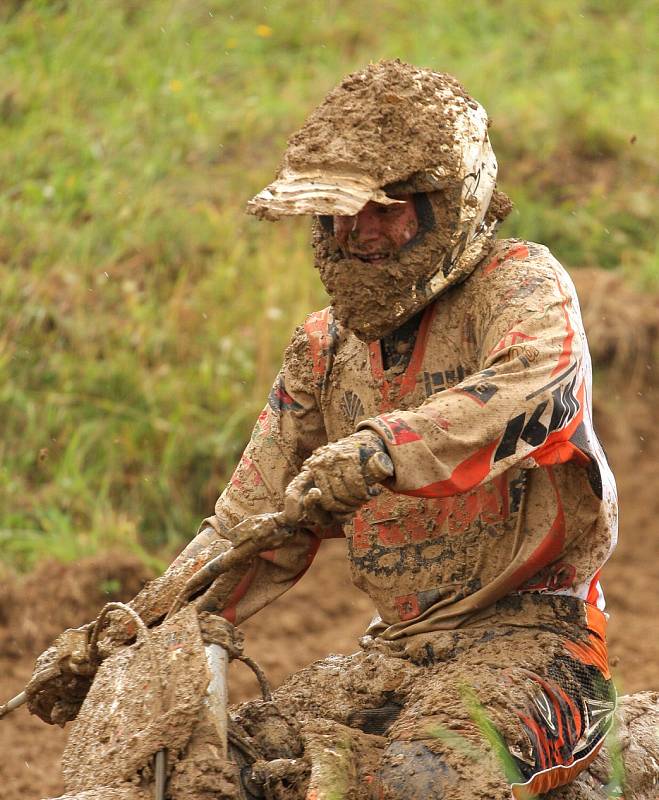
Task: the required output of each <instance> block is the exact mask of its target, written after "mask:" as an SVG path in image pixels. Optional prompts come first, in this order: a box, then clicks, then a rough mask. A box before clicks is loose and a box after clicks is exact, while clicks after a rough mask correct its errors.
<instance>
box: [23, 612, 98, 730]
mask: <svg viewBox="0 0 659 800" xmlns="http://www.w3.org/2000/svg"><path fill="white" fill-rule="evenodd" d="M89 627H90V626H84V627H82V628H73V629H70V630H67V631H64V633H62V634H60V635H59V636H58V637H57V639H55V641H54V643H53V644H52V645H51V646H50V647H49V648H48V649H47V650H45V651H44V652H43V653H42V654H41V655H40V656H39V658H38V659H37V662H36V664H35V667H34V672H33V673H32V677H31V679H30V682H29V683H28V685H27V686H26V687H25V693H26V695H27V707H28V709H29V710H30V713H32V714H36V715H37V716H38V717H40V718H41V719H42V720H43V721H44V722H47V723H48V724H50V725H64V724H65V723H66V722H68V721H69V720H72V719H75V717H76V716H77V715H78V711H79V710H80V706H81V705H82V702H83V700H84V699H85V697H86V696H87V692H88V691H89V687H90V686H91V684H92V681H93V679H94V675H95V673H96V669H97V667H98V662H97V661H95V660H94V659H92V658H91V656H90V651H89Z"/></svg>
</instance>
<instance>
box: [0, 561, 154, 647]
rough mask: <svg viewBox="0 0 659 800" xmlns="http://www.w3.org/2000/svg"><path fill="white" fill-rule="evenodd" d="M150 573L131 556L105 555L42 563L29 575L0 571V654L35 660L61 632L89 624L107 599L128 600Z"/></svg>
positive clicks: (108, 600) (109, 600) (107, 601)
mask: <svg viewBox="0 0 659 800" xmlns="http://www.w3.org/2000/svg"><path fill="white" fill-rule="evenodd" d="M151 577H152V574H151V573H150V571H149V570H148V569H147V567H145V566H144V564H143V563H142V562H141V561H139V560H138V559H137V558H135V557H134V556H131V555H128V554H126V553H117V552H115V553H109V554H107V555H103V556H97V557H95V558H91V559H87V560H85V562H84V566H83V567H82V568H81V569H79V570H76V568H75V565H71V564H62V563H59V562H57V561H46V562H44V563H42V564H39V566H38V567H37V568H36V569H35V570H34V571H33V572H31V573H30V574H29V575H25V576H22V577H21V576H17V575H15V574H14V573H11V572H9V570H2V571H0V651H1V652H2V654H3V656H4V657H9V658H21V657H22V656H24V655H31V656H32V657H36V656H37V655H38V654H39V653H40V652H41V651H42V650H44V649H45V648H46V647H48V646H49V645H50V644H51V642H52V641H53V639H55V637H56V636H57V635H58V634H60V633H61V632H62V631H63V630H65V629H66V628H72V627H77V626H78V625H82V624H84V623H86V622H90V621H91V620H92V619H93V618H94V617H95V616H96V614H98V612H99V611H100V609H101V608H102V607H103V606H104V605H105V604H106V603H109V602H111V601H115V600H118V601H121V602H125V601H128V600H131V599H132V598H133V597H134V596H135V595H136V594H137V592H138V591H139V590H140V589H141V588H142V586H143V585H144V583H145V582H146V581H147V580H148V579H149V578H151Z"/></svg>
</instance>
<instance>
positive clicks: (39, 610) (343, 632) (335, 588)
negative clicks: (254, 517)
mask: <svg viewBox="0 0 659 800" xmlns="http://www.w3.org/2000/svg"><path fill="white" fill-rule="evenodd" d="M577 278H578V283H579V289H580V296H581V297H582V306H583V307H584V317H585V321H586V327H587V330H589V333H590V336H591V346H592V349H593V352H594V356H595V361H596V362H597V363H599V364H606V365H607V369H606V374H603V373H602V374H600V375H599V377H598V379H597V381H596V389H595V395H596V425H597V427H598V431H599V433H600V435H601V438H602V439H603V441H604V444H605V447H606V449H607V453H608V456H609V458H610V461H611V463H612V466H613V468H614V471H615V474H616V478H617V481H618V487H619V491H620V506H621V528H620V544H619V546H618V549H617V551H616V554H615V556H614V558H613V559H612V561H611V562H610V564H609V565H608V568H607V569H606V571H605V572H604V576H603V585H604V591H605V593H606V596H607V602H608V610H609V611H610V613H611V623H610V633H609V641H610V650H611V654H612V657H613V663H614V665H615V672H616V675H617V680H618V683H619V688H620V689H621V691H622V692H625V693H627V692H633V691H637V690H641V689H648V688H655V689H656V688H659V637H657V636H656V620H657V618H658V617H659V594H658V593H657V591H656V587H657V585H659V560H656V559H654V558H653V555H654V554H655V553H656V552H657V544H656V543H657V541H658V540H659V522H658V521H657V520H658V518H659V493H658V492H657V491H656V488H655V486H656V477H655V469H656V464H657V459H658V457H659V439H658V438H657V436H656V434H655V433H654V428H655V422H654V409H655V408H656V407H657V402H658V401H659V391H658V390H657V389H656V388H655V387H654V386H653V384H654V383H655V382H656V383H659V379H658V378H657V377H656V376H654V377H653V374H652V373H653V370H652V366H653V363H652V360H651V352H650V349H651V346H652V345H653V343H654V338H655V336H656V333H657V329H658V327H659V326H658V324H657V320H658V319H659V314H658V313H657V304H656V302H655V301H653V300H648V299H647V298H641V297H638V296H634V295H631V294H629V295H627V294H626V293H625V290H624V287H621V286H620V285H619V284H618V281H617V279H613V282H612V278H611V277H609V276H606V275H604V276H602V275H599V274H597V273H592V272H585V271H584V272H583V273H578V274H577ZM343 547H344V545H343V543H342V542H338V541H334V542H327V543H325V544H324V545H323V548H322V549H321V552H320V553H319V555H318V557H317V559H316V562H315V564H314V565H313V566H312V568H311V570H310V573H309V574H308V575H307V576H306V578H305V580H303V581H302V582H301V583H300V584H298V585H297V586H296V587H295V588H294V589H293V590H291V592H289V593H288V595H285V596H284V597H283V598H282V599H281V600H279V601H278V602H277V603H276V604H274V605H273V606H271V607H269V608H267V609H266V610H265V611H263V612H262V613H261V614H260V615H259V616H258V617H257V618H255V619H253V620H251V621H249V622H248V623H246V624H245V625H244V626H243V629H244V631H245V632H246V634H247V642H248V646H247V651H248V653H249V654H250V655H252V656H254V657H255V658H257V659H258V660H259V661H260V663H261V664H262V665H263V667H264V668H265V669H266V672H267V673H268V675H269V677H270V678H271V680H272V681H273V683H275V684H277V683H279V682H281V680H282V678H283V677H284V676H285V675H286V674H288V673H289V672H290V671H292V670H294V669H296V668H299V667H300V666H302V665H304V664H306V663H308V662H309V661H311V660H313V659H315V658H318V657H321V656H323V655H326V654H327V653H329V652H332V651H334V652H344V653H346V652H350V651H351V650H354V649H355V645H356V639H357V637H358V636H359V635H360V633H361V632H362V631H363V629H364V627H365V625H366V623H367V622H368V619H369V616H370V613H371V606H370V601H369V600H368V598H367V597H366V596H365V595H362V594H360V593H359V592H358V591H357V590H356V589H354V588H353V587H352V585H351V584H350V579H349V576H348V571H347V564H346V560H345V558H344V554H343ZM74 570H75V574H74ZM3 578H4V579H3V580H2V588H1V589H0V701H4V700H5V699H8V698H9V697H11V696H13V695H14V694H16V693H17V692H18V691H19V690H20V689H21V688H22V686H23V685H24V684H25V682H26V680H27V678H28V677H29V674H30V671H31V667H32V664H33V660H34V657H35V656H36V655H37V654H38V653H39V652H40V651H41V649H42V648H43V647H45V646H46V645H47V644H48V643H49V641H50V640H51V639H52V637H53V635H54V634H55V633H57V632H58V631H59V630H61V629H62V628H64V627H66V626H69V625H75V624H79V623H81V622H83V621H87V620H88V619H90V618H91V617H93V616H94V614H95V613H96V611H97V610H98V609H99V607H100V606H101V605H102V604H103V603H104V602H107V600H108V599H128V598H130V597H131V596H132V595H133V594H134V593H135V591H136V589H137V588H138V587H139V585H140V584H141V582H142V581H143V580H144V579H145V578H146V573H145V571H144V569H143V568H142V567H141V566H140V565H139V564H137V563H135V561H133V560H132V559H131V558H129V557H127V556H117V557H115V558H107V557H105V558H102V559H95V560H91V561H89V562H85V563H84V564H79V565H77V566H76V567H63V566H61V565H57V566H52V565H50V566H46V565H44V566H43V567H42V568H41V569H40V570H38V571H37V572H36V573H33V574H32V575H31V576H29V577H28V578H27V579H26V581H25V582H24V584H23V585H22V586H19V584H18V582H17V580H16V579H15V578H14V577H12V576H10V575H6V576H3ZM117 581H119V582H120V583H121V589H120V590H117V591H113V592H112V593H108V592H107V591H104V589H105V590H108V589H113V590H114V589H115V588H116V584H117ZM19 588H20V594H19ZM232 670H233V673H234V677H233V681H232V686H233V690H234V693H233V699H234V700H238V699H242V698H245V697H247V696H253V695H256V693H257V686H256V682H255V680H254V678H253V677H252V675H251V673H250V672H249V671H248V670H246V668H244V667H243V666H242V665H237V666H235V667H232ZM64 737H65V732H64V731H61V730H60V729H56V728H51V727H49V726H47V725H45V724H43V723H41V722H40V721H39V720H37V719H36V718H33V717H30V716H29V715H28V714H27V712H26V711H25V709H20V710H18V711H16V712H14V714H12V715H11V716H10V717H8V718H7V719H6V720H4V721H2V722H0V752H2V754H3V758H2V760H1V761H0V785H1V786H2V789H1V790H0V794H1V796H2V798H4V800H19V798H20V800H31V799H32V798H35V799H36V798H41V797H47V796H53V795H57V794H58V793H59V792H61V790H62V783H61V777H60V772H59V757H60V753H61V749H62V747H63V743H64Z"/></svg>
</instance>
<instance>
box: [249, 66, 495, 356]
mask: <svg viewBox="0 0 659 800" xmlns="http://www.w3.org/2000/svg"><path fill="white" fill-rule="evenodd" d="M487 129H488V117H487V114H486V112H485V110H484V109H483V107H482V106H481V105H480V104H479V103H477V102H476V101H475V100H474V99H473V98H471V97H470V96H469V95H468V94H467V93H466V92H465V90H464V89H463V87H462V86H461V85H460V83H459V82H458V81H457V80H456V79H455V78H453V77H452V76H450V75H447V74H445V73H440V72H433V71H431V70H428V69H421V68H418V67H414V66H411V65H409V64H405V63H403V62H401V61H398V60H395V61H381V62H379V63H377V64H371V65H369V66H368V67H366V68H365V69H363V70H360V71H359V72H355V73H353V74H351V75H348V76H347V77H346V78H345V79H344V80H343V81H342V82H341V83H340V84H339V85H338V86H337V87H336V88H335V89H333V90H332V91H331V92H330V93H329V94H328V95H327V97H326V98H325V100H324V101H323V102H322V103H321V104H320V106H318V108H316V109H315V110H314V111H313V112H312V114H311V115H310V116H309V117H308V119H307V121H306V122H305V123H304V125H303V126H302V128H301V129H300V130H299V131H297V132H296V133H295V134H293V136H291V138H290V139H289V142H288V147H287V149H286V152H285V153H284V157H283V160H282V164H281V167H280V169H279V172H278V175H277V177H276V180H275V181H273V183H271V184H270V185H269V186H267V187H266V188H265V189H263V190H262V191H261V192H259V194H257V195H256V196H255V197H254V198H252V200H250V201H249V203H248V206H247V210H248V212H250V213H252V214H256V215H257V216H259V217H262V218H265V219H271V220H274V219H278V218H279V217H281V216H286V215H298V214H311V215H314V216H315V217H316V223H315V225H314V248H315V251H316V265H317V266H318V268H319V270H320V273H321V278H322V280H323V283H324V284H325V286H326V288H327V290H328V292H329V294H330V296H331V297H332V300H333V305H334V310H335V313H336V315H337V317H338V318H339V319H340V320H341V321H342V322H344V324H346V325H347V326H348V327H349V328H350V329H351V330H353V331H354V332H355V333H356V334H357V335H358V336H359V337H360V338H362V339H364V340H366V341H371V340H374V339H377V338H380V337H381V336H383V335H385V334H386V333H388V332H390V331H392V330H394V329H395V328H396V327H398V326H399V325H400V324H402V323H403V322H405V320H406V319H409V318H410V317H411V316H412V315H413V314H414V313H416V312H417V311H418V310H419V309H421V308H422V307H423V306H424V305H426V304H427V303H428V302H430V300H432V299H433V298H434V297H436V296H437V295H438V294H440V293H441V292H442V291H443V290H444V289H445V288H446V287H448V286H449V285H453V284H455V283H456V282H458V281H460V280H462V279H463V278H464V277H466V275H468V274H469V272H471V270H472V269H473V268H474V266H475V265H476V264H477V263H478V262H479V261H480V260H481V259H482V258H483V257H484V255H485V253H486V252H487V250H488V249H489V248H490V247H491V242H492V239H493V237H494V231H495V229H496V226H497V224H498V223H499V222H500V220H501V219H502V218H503V217H504V216H505V209H506V206H507V205H508V204H507V203H501V202H497V203H496V204H492V205H493V206H494V205H496V206H497V208H498V209H504V212H503V213H502V212H501V211H498V212H496V213H493V212H492V209H491V208H490V205H491V200H492V197H493V194H494V192H495V185H496V175H497V162H496V158H495V156H494V152H493V150H492V147H491V145H490V140H489V137H488V133H487ZM407 193H412V194H414V195H416V196H425V197H426V198H428V202H427V203H426V204H425V208H426V209H427V211H428V212H430V213H429V214H428V213H426V214H424V215H423V217H424V221H425V224H424V225H422V231H421V235H420V236H418V237H416V239H415V240H414V241H413V242H412V243H411V244H412V246H411V247H406V248H403V249H402V250H401V252H400V253H399V254H398V255H397V256H396V258H392V259H390V261H391V263H390V264H388V265H384V267H383V268H382V269H378V272H377V274H376V273H375V272H374V271H373V270H372V269H370V272H367V271H366V270H365V268H364V265H362V264H358V263H355V262H356V259H354V258H350V257H349V256H346V255H345V254H343V253H341V251H340V249H339V248H338V244H337V243H336V240H335V239H334V237H333V233H332V226H331V224H329V225H328V224H327V223H328V220H329V222H330V223H331V217H332V216H334V215H347V216H352V215H354V214H357V213H358V212H359V211H360V210H361V209H362V208H363V207H364V205H366V203H368V202H369V201H375V202H377V203H384V204H389V203H395V202H397V200H396V199H395V196H396V195H400V194H407ZM499 197H502V196H501V195H499ZM420 210H423V206H421V205H417V211H420ZM488 210H489V213H488ZM429 219H430V222H429V221H428V220H429ZM439 220H441V222H440V221H439ZM323 221H324V222H325V224H324V225H323V224H322V223H323ZM433 222H434V223H435V224H433ZM342 275H343V276H344V277H345V276H346V275H349V276H351V280H352V285H347V284H346V282H345V280H343V279H342ZM355 280H356V281H357V284H355ZM349 283H350V281H349ZM341 287H343V288H341ZM383 287H385V291H384V293H383V291H382V288H383ZM356 291H357V292H358V294H359V298H360V308H359V309H357V308H355V303H354V298H355V292H356ZM377 306H380V307H381V309H380V310H381V311H382V313H380V314H378V313H374V308H375V307H377ZM375 310H376V312H377V308H375Z"/></svg>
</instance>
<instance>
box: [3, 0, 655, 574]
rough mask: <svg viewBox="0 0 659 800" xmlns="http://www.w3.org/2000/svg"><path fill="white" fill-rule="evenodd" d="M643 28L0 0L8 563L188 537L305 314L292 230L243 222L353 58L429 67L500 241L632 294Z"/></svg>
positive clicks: (644, 272)
mask: <svg viewBox="0 0 659 800" xmlns="http://www.w3.org/2000/svg"><path fill="white" fill-rule="evenodd" d="M653 12H656V4H655V3H654V2H653V1H652V2H651V1H650V0H616V2H613V0H592V1H591V2H586V1H585V0H581V2H579V1H577V2H575V0H545V2H543V3H527V2H524V0H470V2H468V3H465V2H461V1H460V0H417V2H414V3H412V2H409V0H341V1H339V0H329V1H328V2H319V0H307V1H306V2H304V3H300V2H297V0H273V1H272V2H267V3H266V4H264V3H263V2H255V1H254V0H241V2H235V0H234V2H228V0H206V2H204V1H203V0H69V1H68V2H67V1H66V0H40V1H39V0H32V2H19V1H18V0H13V2H12V1H9V2H8V0H5V3H3V4H2V5H0V19H1V24H0V142H1V143H2V146H1V147H0V295H1V297H0V300H1V302H0V426H2V437H1V441H0V553H1V555H2V557H3V558H4V560H6V561H8V562H10V563H12V564H14V565H16V566H19V567H22V568H25V567H29V566H30V565H31V564H32V563H33V562H34V561H35V560H36V559H38V558H41V557H42V556H44V555H56V556H58V557H60V558H65V559H70V558H77V557H79V556H80V555H83V554H85V553H89V552H93V551H96V550H98V549H101V548H104V547H106V546H107V545H109V544H116V543H119V544H121V545H123V546H126V547H131V548H135V549H139V550H143V551H144V552H148V553H157V552H159V551H161V550H162V548H164V547H166V546H168V545H171V544H173V543H174V542H180V541H181V540H184V539H188V538H189V537H190V536H191V535H192V534H193V533H194V531H195V530H196V527H197V524H198V521H199V519H201V517H202V516H204V515H205V514H206V513H208V511H209V510H210V508H211V506H212V503H213V501H214V499H215V497H216V495H217V494H218V492H219V491H220V490H221V488H222V485H223V484H224V482H225V481H226V480H227V478H228V476H229V474H230V472H231V469H232V466H233V464H234V463H235V461H236V460H237V458H238V456H239V453H240V451H241V449H242V447H243V446H244V443H245V441H246V439H247V437H248V435H249V430H250V428H251V424H252V421H253V419H254V417H255V415H256V414H257V413H258V410H259V409H260V407H261V405H262V404H263V400H264V397H265V395H266V393H267V390H268V388H269V385H270V383H271V381H272V379H273V377H274V375H275V373H276V370H277V366H278V362H279V359H280V354H281V351H282V350H283V347H284V346H285V343H286V341H287V339H288V338H289V336H290V333H291V331H292V328H293V326H294V325H295V324H296V323H297V322H299V321H301V319H302V318H303V316H304V315H305V314H306V313H308V312H309V311H310V310H312V309H313V308H314V307H320V306H322V305H324V304H325V302H326V301H325V297H324V294H323V291H322V287H321V285H320V283H319V281H318V279H317V276H316V274H315V273H314V271H313V269H311V267H310V257H309V247H308V239H309V233H308V223H307V222H306V221H304V220H297V221H296V220H293V221H286V222H282V223H279V224H278V225H268V224H266V223H258V222H256V221H255V220H253V219H251V218H247V217H245V216H244V215H243V213H242V209H243V206H244V203H245V201H246V200H247V199H248V198H249V197H250V196H252V195H253V194H254V193H255V192H256V191H258V190H259V189H260V188H261V187H262V186H263V185H264V184H265V183H267V182H268V181H269V180H270V179H271V177H272V176H273V173H274V171H275V169H276V166H277V164H278V160H279V157H280V154H281V151H282V149H283V146H284V143H285V140H286V137H287V135H288V134H289V133H290V132H292V131H293V130H294V129H295V128H296V127H297V126H299V125H300V124H301V122H302V121H303V119H304V117H305V115H306V114H307V113H308V111H309V110H310V109H311V108H312V107H313V106H314V105H315V104H316V103H318V102H319V101H320V100H321V99H322V97H323V96H324V94H325V92H326V91H327V90H328V89H329V88H330V87H331V86H332V85H334V84H335V83H336V82H337V81H338V79H339V78H340V77H341V76H343V75H344V74H345V73H347V72H349V71H351V70H353V69H356V68H358V67H359V66H361V65H363V64H365V63H366V62H368V61H369V60H376V59H378V58H382V57H387V58H391V57H400V58H403V59H405V60H408V61H411V62H414V63H417V64H419V65H422V66H429V67H432V68H436V69H441V70H445V71H449V72H452V73H454V74H456V75H457V76H458V77H459V78H460V79H461V80H462V81H463V82H464V83H465V84H466V86H467V87H468V89H469V90H470V92H471V93H472V94H474V96H476V97H477V98H478V99H479V100H480V101H481V102H482V103H483V104H484V105H485V106H486V108H487V109H488V111H489V113H490V115H491V117H492V120H493V128H492V137H493V141H494V145H495V149H496V150H497V153H498V156H499V162H500V185H501V187H502V188H503V189H505V190H506V191H507V192H508V193H509V194H510V195H511V196H512V197H513V199H514V200H515V202H516V204H517V205H516V210H515V212H514V214H513V215H512V217H511V218H510V219H509V221H508V222H507V223H506V226H505V229H504V231H503V233H505V234H506V235H512V236H514V235H521V236H524V237H525V238H530V239H535V240H537V241H541V242H544V243H546V244H548V245H549V246H550V247H551V248H552V250H553V251H554V252H555V254H556V255H557V256H558V257H559V258H560V259H562V260H563V261H564V263H566V264H567V265H568V266H569V267H577V266H582V265H598V266H603V267H607V268H623V269H626V270H628V271H630V272H632V273H633V274H634V275H635V276H636V278H637V279H638V280H639V281H643V282H644V283H645V284H646V285H648V286H649V287H652V286H653V285H655V284H656V282H657V278H658V277H659V265H658V259H657V244H656V235H655V234H656V228H655V226H654V220H655V218H656V200H657V193H658V190H657V184H656V173H657V161H656V160H657V156H656V153H657V141H656V133H657V127H656V117H654V115H655V114H656V107H657V92H656V77H657V58H658V56H657V48H656V42H657V34H658V33H659V31H658V30H657V28H658V27H659V15H657V14H656V13H653ZM653 123H654V124H653ZM652 175H654V176H655V178H651V177H650V176H652Z"/></svg>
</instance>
